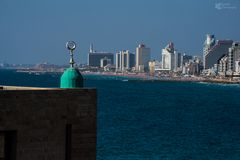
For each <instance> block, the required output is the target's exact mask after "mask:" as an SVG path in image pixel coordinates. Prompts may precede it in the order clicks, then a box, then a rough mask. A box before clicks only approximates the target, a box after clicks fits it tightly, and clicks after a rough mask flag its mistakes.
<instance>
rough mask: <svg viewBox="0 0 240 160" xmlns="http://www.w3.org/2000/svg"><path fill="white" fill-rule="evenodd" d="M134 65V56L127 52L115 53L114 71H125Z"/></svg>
mask: <svg viewBox="0 0 240 160" xmlns="http://www.w3.org/2000/svg"><path fill="white" fill-rule="evenodd" d="M134 65H135V55H134V54H132V53H130V52H129V51H128V50H124V51H120V52H118V53H116V71H127V70H130V69H131V68H132V67H134Z"/></svg>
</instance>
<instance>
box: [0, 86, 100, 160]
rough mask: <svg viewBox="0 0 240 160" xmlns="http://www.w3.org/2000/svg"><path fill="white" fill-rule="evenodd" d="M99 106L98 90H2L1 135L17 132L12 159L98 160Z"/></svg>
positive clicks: (0, 96)
mask: <svg viewBox="0 0 240 160" xmlns="http://www.w3.org/2000/svg"><path fill="white" fill-rule="evenodd" d="M96 106H97V95H96V90H95V89H39V90H38V89H36V88H35V89H33V90H31V89H26V88H25V89H23V90H21V88H20V89H19V88H18V89H17V90H11V89H10V90H4V89H3V88H2V90H1V89H0V134H1V133H2V134H5V135H6V134H8V132H9V131H14V132H11V133H16V137H15V138H16V156H15V157H13V158H10V159H17V160H77V159H84V160H87V159H96V113H97V112H96ZM67 126H68V127H67ZM69 147H70V148H69ZM6 154H7V153H6Z"/></svg>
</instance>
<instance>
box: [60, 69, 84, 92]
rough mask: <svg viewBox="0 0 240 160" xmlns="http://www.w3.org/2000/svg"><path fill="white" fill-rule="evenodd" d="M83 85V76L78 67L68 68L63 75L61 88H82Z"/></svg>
mask: <svg viewBox="0 0 240 160" xmlns="http://www.w3.org/2000/svg"><path fill="white" fill-rule="evenodd" d="M81 87H83V77H82V75H81V73H80V72H79V70H78V69H76V68H72V67H71V68H68V69H66V70H65V71H64V73H63V74H62V76H61V85H60V88H81Z"/></svg>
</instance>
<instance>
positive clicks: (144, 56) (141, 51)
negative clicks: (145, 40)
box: [135, 44, 151, 72]
mask: <svg viewBox="0 0 240 160" xmlns="http://www.w3.org/2000/svg"><path fill="white" fill-rule="evenodd" d="M150 58H151V49H150V48H148V47H146V46H145V45H144V44H140V45H139V46H138V47H137V48H136V66H135V70H136V71H138V72H144V71H147V70H148V62H149V61H150Z"/></svg>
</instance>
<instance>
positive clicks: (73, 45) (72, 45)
mask: <svg viewBox="0 0 240 160" xmlns="http://www.w3.org/2000/svg"><path fill="white" fill-rule="evenodd" d="M66 48H67V49H68V50H69V54H70V61H69V64H70V67H71V68H73V66H74V63H75V62H74V59H73V51H74V50H75V49H76V43H75V42H74V41H68V42H67V43H66Z"/></svg>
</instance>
